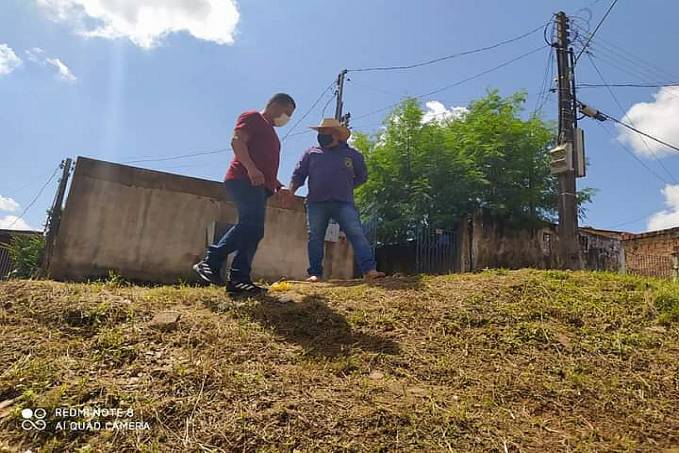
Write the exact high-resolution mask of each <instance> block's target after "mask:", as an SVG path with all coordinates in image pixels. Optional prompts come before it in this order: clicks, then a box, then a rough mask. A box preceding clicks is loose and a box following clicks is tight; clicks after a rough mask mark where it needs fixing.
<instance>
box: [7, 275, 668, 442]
mask: <svg viewBox="0 0 679 453" xmlns="http://www.w3.org/2000/svg"><path fill="white" fill-rule="evenodd" d="M163 310H174V311H176V312H178V313H179V314H180V316H181V317H180V319H179V321H178V322H177V323H176V324H169V325H165V326H163V325H154V324H153V323H151V322H150V320H151V319H152V318H153V317H154V314H156V313H157V312H160V311H163ZM0 334H1V340H0V341H1V345H0V373H1V374H0V448H2V449H4V450H8V451H22V452H23V451H25V450H26V449H28V448H31V449H32V450H33V452H38V451H40V452H42V451H82V452H85V451H87V452H90V451H91V452H106V451H120V452H122V451H148V452H151V451H172V452H183V451H187V452H188V451H266V452H273V451H300V452H301V451H305V452H306V451H356V452H359V451H360V452H363V451H374V452H377V451H464V452H466V451H498V452H512V451H649V452H651V451H652V452H658V451H661V452H662V451H675V452H676V451H677V450H676V449H677V448H678V447H679V416H678V413H679V412H678V408H679V341H678V339H679V285H677V284H672V283H669V282H662V281H660V280H653V279H643V278H637V277H629V276H619V275H613V274H607V273H587V272H573V273H572V272H561V271H531V270H522V271H488V272H483V273H480V274H459V275H450V276H441V277H433V276H423V277H408V278H388V279H386V280H384V281H383V282H380V283H378V284H375V285H372V286H369V285H366V284H363V283H361V282H337V283H324V284H319V285H316V286H314V285H309V284H303V283H297V284H293V285H292V288H291V289H290V290H288V291H286V292H276V293H273V294H272V295H271V296H270V297H267V298H263V299H260V300H244V301H240V302H238V303H234V301H231V300H230V299H229V298H228V297H227V296H226V295H225V294H224V292H223V290H222V289H221V288H217V287H209V288H195V287H188V286H162V287H139V286H129V285H126V284H125V283H124V282H120V281H119V280H116V279H113V280H111V281H109V282H104V283H92V284H64V283H54V282H47V281H12V282H5V283H2V284H0ZM3 401H4V403H3ZM86 406H90V407H94V408H99V409H106V408H112V409H120V410H121V411H124V410H128V409H130V410H131V411H132V412H133V417H131V418H129V419H125V418H124V420H127V421H135V422H138V425H139V426H138V427H137V429H127V430H124V429H100V430H98V431H96V430H94V428H93V426H92V422H96V421H99V422H100V423H101V425H104V423H105V421H108V422H111V421H112V420H114V418H111V417H110V416H109V417H108V418H107V417H106V416H105V415H103V414H99V417H95V418H94V419H92V420H90V427H89V428H92V429H90V430H87V429H88V425H85V424H84V423H85V422H86V421H87V420H86V417H83V416H80V417H79V418H77V417H74V418H70V417H68V416H61V417H59V416H56V415H55V411H56V410H57V409H58V408H62V407H66V408H74V409H77V408H83V407H86ZM38 407H40V408H44V409H46V413H47V416H46V418H45V419H44V420H45V421H46V422H47V427H46V429H45V430H41V431H38V430H36V429H31V430H24V429H22V428H21V422H22V420H24V419H23V418H22V413H21V411H22V409H25V408H32V409H36V408H38ZM36 417H37V414H36V415H35V416H34V417H33V418H31V420H37V418H36ZM60 421H61V422H62V423H63V422H64V421H69V422H77V421H80V422H82V423H83V424H81V425H79V427H80V429H81V430H79V431H73V430H69V429H57V426H58V425H57V423H58V422H60ZM145 423H148V428H149V429H145V428H144V426H143V425H144V424H145ZM62 427H63V425H62ZM76 427H78V426H76ZM127 427H128V428H129V425H127Z"/></svg>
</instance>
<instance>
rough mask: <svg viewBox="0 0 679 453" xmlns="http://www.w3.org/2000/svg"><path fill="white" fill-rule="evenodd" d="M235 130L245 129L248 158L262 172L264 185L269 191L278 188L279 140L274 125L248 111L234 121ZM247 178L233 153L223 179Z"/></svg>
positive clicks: (254, 112)
mask: <svg viewBox="0 0 679 453" xmlns="http://www.w3.org/2000/svg"><path fill="white" fill-rule="evenodd" d="M235 130H237V131H239V130H244V131H247V133H248V136H249V140H248V143H247V148H248V152H249V154H250V159H252V162H254V164H255V166H256V167H257V168H258V169H259V171H261V172H262V173H264V186H265V187H266V188H267V189H269V190H270V191H271V192H276V190H277V189H278V178H277V176H278V164H279V162H280V153H281V142H280V141H279V140H278V134H276V131H275V130H274V127H273V125H272V124H271V123H269V122H268V121H267V120H266V119H265V118H264V117H263V116H262V114H261V113H259V112H257V111H249V112H245V113H242V114H241V115H240V116H239V117H238V121H236V127H235ZM239 178H248V171H247V170H246V169H245V166H244V165H243V164H242V163H241V162H240V161H239V160H238V157H236V156H235V155H234V157H233V159H232V160H231V164H230V165H229V169H228V170H227V172H226V176H225V177H224V179H225V180H228V179H239Z"/></svg>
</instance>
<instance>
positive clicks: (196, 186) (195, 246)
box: [49, 157, 353, 283]
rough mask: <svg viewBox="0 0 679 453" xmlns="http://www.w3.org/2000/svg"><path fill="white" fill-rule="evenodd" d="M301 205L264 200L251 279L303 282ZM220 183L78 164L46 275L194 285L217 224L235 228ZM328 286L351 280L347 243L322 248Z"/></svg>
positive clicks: (304, 254) (298, 200)
mask: <svg viewBox="0 0 679 453" xmlns="http://www.w3.org/2000/svg"><path fill="white" fill-rule="evenodd" d="M303 202H304V199H303V198H301V197H296V199H295V202H294V203H293V205H291V206H287V205H284V204H283V203H282V202H281V200H279V199H278V197H277V196H273V197H272V198H270V199H269V203H268V206H267V219H266V227H265V235H264V238H263V239H262V242H261V243H260V246H259V250H258V253H257V255H256V256H255V260H254V262H253V278H263V279H267V280H270V281H273V280H277V279H279V278H281V277H286V278H293V279H301V278H304V277H305V276H306V268H307V266H308V259H307V252H306V242H307V234H306V221H305V212H304V203H303ZM236 221H237V213H236V209H235V205H234V204H233V203H232V202H231V201H230V200H229V199H228V198H227V196H226V193H225V192H224V190H223V185H222V183H220V182H215V181H207V180H203V179H198V178H191V177H187V176H180V175H174V174H169V173H164V172H159V171H152V170H144V169H140V168H135V167H129V166H125V165H119V164H113V163H108V162H102V161H98V160H94V159H89V158H83V157H80V158H78V161H77V163H76V168H75V172H74V175H73V180H72V183H71V187H70V190H69V194H68V198H67V201H66V206H65V209H64V213H63V218H62V221H61V225H60V228H59V232H58V234H57V238H56V241H55V250H54V254H53V256H52V259H51V262H50V269H49V274H50V276H51V277H53V278H56V279H61V280H76V281H77V280H86V279H88V278H95V277H101V276H106V275H108V273H109V271H115V272H116V273H118V274H119V275H120V276H122V277H125V278H128V279H134V280H141V281H152V282H160V283H175V282H177V281H178V280H185V281H194V280H195V275H194V274H193V271H192V269H191V266H192V265H193V264H194V263H196V262H197V261H198V260H199V259H200V258H201V256H202V254H203V253H204V251H205V248H206V246H207V245H208V229H209V228H210V226H211V225H214V223H236ZM326 247H327V249H326V250H327V251H328V252H329V253H326V261H325V263H324V267H325V270H326V273H327V275H326V276H327V277H329V278H351V277H352V276H353V251H352V250H351V247H350V245H349V244H348V242H347V241H346V239H341V240H339V241H338V242H336V243H327V242H326Z"/></svg>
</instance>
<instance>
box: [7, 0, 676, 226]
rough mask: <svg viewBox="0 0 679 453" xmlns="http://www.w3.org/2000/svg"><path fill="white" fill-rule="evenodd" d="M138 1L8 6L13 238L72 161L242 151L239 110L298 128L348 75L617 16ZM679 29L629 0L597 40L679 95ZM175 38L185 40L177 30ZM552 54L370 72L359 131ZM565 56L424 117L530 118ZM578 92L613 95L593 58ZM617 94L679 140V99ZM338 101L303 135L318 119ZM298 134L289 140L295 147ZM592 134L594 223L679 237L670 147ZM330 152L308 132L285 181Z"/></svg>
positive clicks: (655, 10)
mask: <svg viewBox="0 0 679 453" xmlns="http://www.w3.org/2000/svg"><path fill="white" fill-rule="evenodd" d="M139 3H144V2H136V1H132V0H122V1H113V0H3V2H2V4H1V5H0V100H1V101H0V149H2V166H1V167H0V197H1V198H0V227H6V226H7V225H8V223H11V222H12V221H13V219H14V217H13V216H18V215H19V214H20V213H21V212H22V211H23V210H24V209H25V208H26V207H27V206H28V205H29V203H30V202H31V201H32V200H33V198H34V197H35V196H36V194H37V193H38V191H39V189H40V188H41V187H42V186H43V184H44V183H45V182H46V181H47V180H48V178H49V177H50V175H51V174H52V172H53V170H54V169H55V168H56V167H57V165H58V164H59V162H60V161H61V160H62V159H63V158H65V157H76V156H89V157H94V158H99V159H104V160H109V161H113V162H129V161H132V160H138V159H162V158H166V157H171V156H177V155H183V154H189V153H200V152H205V153H207V152H211V151H217V150H220V149H225V148H227V147H228V143H229V139H230V132H231V129H232V127H233V123H234V120H235V118H236V117H237V116H238V114H239V113H240V112H241V111H243V110H248V109H259V108H261V107H262V106H263V104H264V103H265V101H266V99H267V98H268V97H269V96H270V95H271V94H273V93H274V92H277V91H286V92H288V93H290V94H292V95H293V96H294V97H295V99H296V100H297V103H298V110H297V112H296V116H295V117H293V119H292V121H291V122H290V123H289V124H290V125H292V124H294V123H295V121H296V120H297V119H298V118H299V117H300V116H301V114H303V113H304V112H306V111H307V109H308V108H309V107H310V106H311V104H312V103H313V102H314V101H315V100H316V99H317V98H318V96H319V95H320V94H321V92H322V91H323V90H324V89H325V88H326V87H327V86H328V85H329V84H330V83H331V82H332V81H333V79H334V78H335V77H336V75H337V73H338V72H339V71H340V70H341V69H342V68H361V67H366V66H376V65H377V66H381V65H400V64H410V63H416V62H419V61H422V60H428V59H432V58H436V57H440V56H443V55H448V54H451V53H455V52H460V51H464V50H468V49H473V48H478V47H483V46H486V45H491V44H494V43H496V42H498V41H502V40H506V39H509V38H513V37H515V36H518V35H520V34H522V33H524V32H527V31H529V30H532V29H535V28H536V27H538V26H540V24H544V23H546V22H547V21H548V20H549V19H550V17H551V15H552V13H554V12H556V11H559V10H564V11H566V12H567V13H568V14H570V15H577V16H580V17H581V18H582V19H581V20H579V24H580V25H581V26H582V27H585V26H586V19H588V18H589V17H590V16H591V20H590V26H591V27H592V28H593V27H594V26H595V25H596V23H597V22H598V21H599V19H600V18H601V17H602V16H603V14H604V13H605V11H606V9H607V8H608V6H609V4H610V2H609V1H608V0H598V1H593V0H588V1H560V2H559V1H546V0H540V1H538V0H534V1H522V2H507V1H502V0H493V1H491V0H487V1H475V2H471V1H453V0H426V1H399V2H394V1H393V0H392V1H386V0H372V1H365V0H346V1H344V2H320V1H311V0H295V1H285V2H284V1H273V0H250V1H239V2H237V3H234V2H232V1H230V0H195V1H178V0H167V1H166V2H161V1H156V2H154V3H155V4H160V5H161V6H162V5H163V4H164V6H162V8H161V10H156V11H155V12H154V14H151V16H143V14H142V16H135V14H136V13H138V12H139V11H140V9H139ZM209 6H212V9H210V8H209ZM236 11H237V13H236ZM142 13H143V11H142ZM677 17H679V3H677V2H670V1H661V0H648V1H644V2H636V1H635V2H632V1H629V0H620V1H619V2H618V4H617V5H616V6H615V8H614V9H613V11H612V13H611V15H610V16H609V17H608V19H607V20H606V21H605V23H604V25H603V26H602V28H601V29H600V30H599V31H598V32H597V35H596V36H595V38H594V40H593V47H592V52H593V58H594V59H595V62H596V65H597V66H598V68H599V69H600V71H601V73H602V74H603V76H604V78H605V80H606V81H607V82H608V83H621V82H634V83H642V82H645V83H649V82H664V83H667V82H671V81H674V82H678V81H679V60H677V59H676V58H670V56H671V55H676V49H675V43H676V42H678V41H679V30H678V29H677V28H676V26H675V20H676V18H677ZM234 25H235V28H234ZM168 29H179V30H180V31H177V32H169V33H164V34H163V31H167V30H168ZM181 30H183V31H181ZM543 44H544V41H543V37H542V33H541V32H538V33H534V34H532V35H530V36H528V37H526V38H524V39H522V40H519V41H516V42H514V43H511V44H507V45H505V46H502V47H499V48H497V49H493V50H490V51H487V52H483V53H479V54H476V55H471V56H466V57H460V58H456V59H452V60H449V61H446V62H442V63H439V64H435V65H430V66H427V67H423V68H419V69H415V70H411V71H395V72H366V73H354V74H351V75H350V79H351V80H350V81H348V82H347V84H346V97H345V110H346V111H350V112H351V114H352V116H353V118H355V120H354V122H353V126H354V128H355V129H356V130H361V131H368V132H370V131H376V130H377V129H378V128H379V126H380V122H381V120H382V118H383V115H384V113H385V112H381V113H379V114H373V115H370V116H367V117H364V118H360V117H361V116H363V115H366V114H367V113H370V112H372V111H374V110H377V109H379V108H382V107H385V106H387V105H389V104H392V103H394V102H397V101H398V100H399V98H400V97H402V96H406V95H417V94H421V93H425V92H428V91H432V90H435V89H437V88H441V87H443V86H446V85H450V84H452V83H454V82H456V81H459V80H462V79H465V78H467V77H469V76H472V75H474V74H477V73H479V72H481V71H484V70H486V69H489V68H491V67H493V66H496V65H498V64H500V63H503V62H505V61H508V60H510V59H512V58H514V57H516V56H518V55H521V54H523V53H525V52H528V51H530V50H532V49H537V48H538V47H540V46H541V45H543ZM37 49H39V50H37ZM622 49H624V50H622ZM548 52H549V49H548V48H544V49H541V50H540V51H538V52H536V53H534V54H532V55H530V56H528V57H526V58H524V59H521V60H520V61H517V62H516V63H514V64H511V65H508V66H506V67H504V68H502V69H499V70H497V71H494V72H492V73H489V74H487V75H484V76H482V77H479V78H477V79H475V80H472V81H469V82H467V83H463V84H460V85H459V86H456V87H453V88H450V89H448V90H444V91H442V92H440V93H437V94H436V95H433V96H431V97H424V98H422V102H423V106H424V105H425V103H427V102H429V103H430V104H429V106H430V107H432V108H434V109H439V110H438V111H440V109H441V108H442V107H445V108H446V109H451V108H453V107H456V106H464V105H467V104H468V103H469V102H470V101H471V100H473V99H475V98H477V97H480V96H483V95H484V93H485V91H486V90H487V89H489V88H498V89H499V90H500V91H501V93H502V94H503V95H508V94H511V93H512V92H514V91H516V90H520V89H523V90H526V91H528V93H529V99H528V102H527V108H528V110H532V108H533V107H534V105H535V103H536V98H537V97H538V96H539V94H540V93H539V92H540V90H541V85H542V81H543V79H544V75H545V70H546V64H547V61H548ZM639 58H641V59H643V60H645V61H647V62H648V65H644V64H641V63H639V61H638V59H639ZM3 59H4V60H3ZM3 61H4V62H3ZM675 74H676V75H677V76H676V78H673V77H674V75H675ZM577 78H578V81H579V82H581V83H595V84H598V83H601V79H600V78H599V76H598V75H597V73H596V72H595V71H594V69H593V67H592V65H591V63H590V62H589V57H585V56H583V58H582V59H581V60H580V62H579V64H578V69H577ZM613 90H614V93H615V95H616V96H617V97H618V99H619V101H620V103H621V104H622V107H623V109H624V111H625V112H627V111H628V109H630V107H632V106H634V107H633V109H632V111H631V112H630V116H629V118H633V119H634V124H635V125H636V126H637V127H638V128H639V129H643V130H647V131H650V132H653V134H654V135H658V136H659V137H661V138H664V139H665V140H666V141H668V142H671V143H675V144H679V121H677V118H679V104H677V101H678V100H679V91H674V90H672V89H665V91H663V92H662V93H658V90H659V89H658V88H613ZM656 95H657V98H656V97H654V96H656ZM327 96H329V95H326V97H324V98H323V100H322V101H321V103H320V104H319V107H318V108H317V109H315V110H314V111H313V112H312V113H311V114H310V115H309V117H308V118H307V119H306V120H305V121H304V122H303V123H302V124H301V125H300V127H299V128H298V129H296V130H295V131H294V132H301V131H304V128H302V127H301V126H306V125H309V124H312V123H315V122H317V121H318V120H319V118H320V116H321V110H322V106H323V105H325V104H326V100H327V99H328V97H327ZM580 96H581V100H583V101H584V102H587V103H589V104H593V105H595V106H596V107H598V108H600V109H601V110H602V111H605V112H607V113H609V114H611V115H613V116H616V117H618V118H621V117H622V116H623V114H624V113H623V112H621V111H620V109H619V107H618V105H616V102H615V101H614V100H613V99H612V98H611V95H610V94H609V93H608V91H607V90H605V89H603V88H588V89H584V88H583V89H582V90H580ZM432 102H439V103H441V104H442V105H439V104H431V103H432ZM333 108H334V105H333V104H332V103H331V104H330V105H329V107H328V110H327V114H326V116H332V112H333ZM674 113H676V114H677V115H674ZM544 114H545V117H546V118H548V119H554V118H555V117H556V105H555V102H554V96H551V97H550V98H549V99H548V101H547V103H546V104H545V106H544ZM290 125H289V126H287V127H285V128H283V129H280V130H279V132H280V134H281V136H283V135H285V134H286V133H287V132H288V131H289V129H290V127H291V126H290ZM581 126H582V127H583V128H584V129H585V133H586V143H587V157H588V159H589V161H590V167H589V169H588V176H587V177H586V178H583V179H580V180H578V184H579V187H593V188H596V189H597V190H598V192H597V194H596V196H595V198H594V203H593V204H591V205H589V206H588V217H587V219H586V220H585V221H584V222H583V224H587V225H592V226H595V227H599V228H615V229H623V230H628V231H645V230H647V229H648V228H649V227H652V228H662V227H670V226H679V185H677V184H678V183H677V180H675V179H674V178H677V179H679V156H677V154H676V152H675V153H673V152H671V151H669V150H668V149H662V147H658V148H656V147H655V144H653V143H652V142H649V144H648V146H650V149H651V151H649V149H648V148H647V145H644V144H643V143H641V142H640V141H638V140H636V138H634V137H632V136H626V137H625V136H623V138H622V140H623V141H625V140H626V145H625V146H627V147H628V151H625V150H624V149H623V148H622V147H621V145H620V142H619V138H616V137H618V135H619V131H618V130H617V129H616V128H615V127H613V126H606V127H608V131H607V130H606V129H605V128H604V127H603V126H602V125H600V124H596V123H595V122H593V121H591V120H583V121H582V122H581ZM609 132H610V134H612V135H609ZM313 140H314V136H313V135H312V134H301V135H294V136H291V137H289V138H288V139H287V140H286V141H285V142H284V144H283V148H282V163H281V168H280V173H279V178H280V179H281V181H283V182H285V183H287V181H288V180H289V176H290V173H291V171H292V168H293V166H294V164H295V162H296V160H297V158H298V157H299V155H300V154H301V152H302V151H303V150H304V149H305V148H306V147H308V146H309V145H311V144H313ZM630 153H632V154H633V155H634V156H636V159H635V158H634V157H632V156H631V154H630ZM230 158H231V152H230V151H224V152H222V153H216V154H205V155H200V156H195V157H192V158H187V159H176V160H170V161H152V162H144V163H138V164H136V165H139V166H143V167H146V168H152V169H158V170H165V171H170V172H174V173H180V174H187V175H192V176H198V177H203V178H208V179H214V180H220V179H221V178H222V177H223V174H224V171H225V169H226V167H227V164H228V162H229V160H230ZM637 159H638V160H637ZM640 161H641V162H643V165H645V166H647V167H648V168H649V169H650V170H648V169H646V168H644V166H643V165H642V163H640ZM55 188H56V181H55V180H53V181H52V182H51V183H50V184H49V185H48V186H47V187H46V188H45V190H44V192H43V193H42V195H41V196H39V197H38V199H37V201H36V202H35V204H34V205H33V206H32V207H31V208H30V209H29V210H28V212H27V213H26V215H25V216H24V217H23V219H21V220H19V221H17V222H16V223H15V226H14V227H15V228H16V227H18V226H21V225H28V226H31V227H36V228H40V227H41V226H42V223H43V222H44V216H45V210H46V209H47V208H48V207H49V205H50V204H51V202H52V199H53V197H54V190H55ZM302 193H303V192H302Z"/></svg>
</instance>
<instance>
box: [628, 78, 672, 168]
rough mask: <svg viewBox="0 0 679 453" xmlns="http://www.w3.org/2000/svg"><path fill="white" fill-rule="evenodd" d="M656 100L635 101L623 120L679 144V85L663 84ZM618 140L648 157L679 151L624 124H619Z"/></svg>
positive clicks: (666, 140) (669, 141)
mask: <svg viewBox="0 0 679 453" xmlns="http://www.w3.org/2000/svg"><path fill="white" fill-rule="evenodd" d="M653 96H654V97H655V101H654V102H640V103H638V104H634V105H633V106H632V107H631V108H630V109H629V111H628V112H627V114H626V115H625V117H624V118H623V122H625V123H627V124H629V125H631V126H633V127H635V128H636V129H639V130H640V131H643V132H645V133H647V134H649V135H652V136H654V137H656V138H659V139H660V140H663V141H665V142H667V143H669V144H671V145H679V121H677V118H679V87H663V88H661V89H660V90H659V91H658V92H657V93H656V94H654V95H653ZM617 127H618V140H620V141H621V142H624V143H627V144H629V145H630V146H632V148H633V149H634V151H635V152H636V153H637V154H640V155H644V156H651V155H653V154H655V155H656V156H663V155H668V154H676V153H677V151H675V150H673V149H671V148H668V147H666V146H664V145H661V144H660V143H658V142H656V141H654V140H651V139H648V138H644V137H643V136H642V135H639V134H637V133H636V132H633V131H631V130H629V129H627V128H625V127H624V126H620V125H618V126H617ZM644 142H646V144H644Z"/></svg>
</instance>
